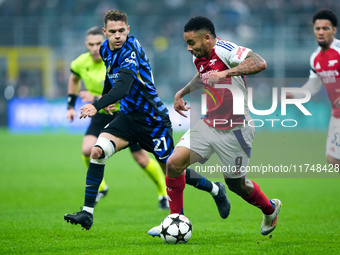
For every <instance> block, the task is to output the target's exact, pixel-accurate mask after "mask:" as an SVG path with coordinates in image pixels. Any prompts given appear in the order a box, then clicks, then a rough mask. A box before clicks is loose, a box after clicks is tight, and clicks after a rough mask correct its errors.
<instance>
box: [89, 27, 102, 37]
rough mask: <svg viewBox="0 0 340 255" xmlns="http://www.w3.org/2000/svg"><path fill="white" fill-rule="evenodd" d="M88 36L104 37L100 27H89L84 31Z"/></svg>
mask: <svg viewBox="0 0 340 255" xmlns="http://www.w3.org/2000/svg"><path fill="white" fill-rule="evenodd" d="M88 35H102V36H104V33H103V29H102V28H100V27H91V28H90V29H88V30H87V31H86V36H88Z"/></svg>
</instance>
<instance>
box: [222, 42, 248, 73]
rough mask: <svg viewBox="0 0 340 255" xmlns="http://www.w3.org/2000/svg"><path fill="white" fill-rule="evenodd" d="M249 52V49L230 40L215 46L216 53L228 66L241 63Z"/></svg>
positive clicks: (231, 66)
mask: <svg viewBox="0 0 340 255" xmlns="http://www.w3.org/2000/svg"><path fill="white" fill-rule="evenodd" d="M249 52H251V49H249V48H246V47H243V46H238V45H236V44H235V43H230V42H224V43H223V44H222V45H220V46H217V47H216V54H217V55H218V56H219V57H220V58H221V60H222V61H223V62H224V63H225V64H226V65H227V66H228V67H229V68H233V67H235V66H238V65H239V64H241V63H242V62H243V61H244V59H245V58H246V56H247V55H248V53H249Z"/></svg>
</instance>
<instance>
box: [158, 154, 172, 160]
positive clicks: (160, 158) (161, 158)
mask: <svg viewBox="0 0 340 255" xmlns="http://www.w3.org/2000/svg"><path fill="white" fill-rule="evenodd" d="M169 156H170V155H168V156H164V157H159V158H158V159H159V160H163V159H166V158H167V157H169Z"/></svg>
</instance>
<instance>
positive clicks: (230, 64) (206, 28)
mask: <svg viewBox="0 0 340 255" xmlns="http://www.w3.org/2000/svg"><path fill="white" fill-rule="evenodd" d="M184 40H185V42H186V43H187V49H188V51H189V52H190V53H191V54H192V55H193V56H194V58H193V61H194V64H195V66H196V68H197V71H198V73H197V74H196V75H195V76H194V77H193V79H192V80H191V81H190V82H189V83H188V84H187V85H186V86H185V87H184V88H182V89H181V90H179V91H178V92H177V93H176V95H175V98H174V108H175V110H176V111H177V112H178V113H179V114H181V115H182V116H184V117H186V115H185V114H184V113H183V111H187V110H189V108H190V107H187V106H186V104H187V101H184V100H183V97H184V96H185V95H188V94H189V93H191V92H192V91H194V90H196V89H199V88H203V89H204V91H206V93H208V94H215V95H216V93H217V94H218V96H217V98H218V99H216V100H213V99H212V98H211V97H210V96H207V114H206V116H205V117H204V118H203V119H201V120H199V121H198V122H197V124H195V126H194V127H192V128H191V129H190V130H189V131H188V132H187V133H185V134H184V135H183V137H182V139H181V140H180V141H179V143H178V144H177V146H176V147H175V150H174V152H173V153H172V155H171V156H170V157H169V159H168V161H167V164H166V167H167V169H166V170H167V172H166V184H167V191H168V196H169V203H170V209H171V213H182V212H183V190H184V187H185V173H184V170H185V169H186V168H187V167H188V166H189V165H190V164H193V163H195V162H201V161H202V160H205V159H208V158H210V156H211V155H212V154H214V153H216V155H217V157H218V159H219V161H220V162H221V164H222V166H229V169H230V170H231V171H225V172H223V175H224V179H225V182H226V184H227V186H228V188H229V189H230V190H231V191H232V192H234V193H236V194H237V195H239V196H240V197H242V198H243V199H244V200H245V201H247V202H248V203H249V204H251V205H253V206H256V207H258V208H259V209H260V210H262V212H263V223H262V226H261V234H263V235H267V234H269V233H270V232H272V231H273V230H274V228H275V226H276V221H277V216H278V213H279V211H280V208H281V201H280V200H278V199H272V200H269V199H268V198H267V196H266V195H265V194H264V193H263V192H262V191H261V189H260V187H259V185H258V184H256V183H255V182H254V181H251V180H249V179H247V178H246V167H247V166H248V163H249V159H250V152H251V147H252V142H253V138H254V132H255V130H254V128H253V127H251V126H249V125H247V122H248V121H249V120H251V117H250V115H249V110H248V103H247V100H243V101H242V102H241V103H242V104H243V107H244V114H242V115H237V114H234V113H233V110H234V109H233V100H236V98H235V95H234V96H233V94H232V92H231V90H233V88H234V91H235V89H236V90H237V91H241V93H242V94H243V98H247V96H246V93H247V92H246V85H245V78H244V75H251V74H256V73H258V72H261V71H262V70H264V69H266V67H267V65H266V62H265V60H264V59H263V58H261V57H260V56H259V55H257V54H256V53H253V52H252V51H251V50H250V49H248V48H245V47H241V46H237V45H236V44H234V43H231V42H229V41H226V40H222V39H220V38H217V37H216V34H215V28H214V24H213V23H212V22H211V21H210V20H209V19H208V18H206V17H202V16H198V17H195V18H192V19H190V20H189V21H188V23H187V24H186V25H185V27H184ZM221 85H228V86H230V87H229V88H230V89H228V88H225V87H223V86H221ZM221 119H223V120H228V121H223V122H222V123H221V124H216V121H215V120H221ZM242 123H244V124H242ZM157 230H160V227H159V226H157V227H154V228H153V229H151V230H149V232H151V233H155V232H157ZM149 234H150V233H149ZM154 235H155V234H154Z"/></svg>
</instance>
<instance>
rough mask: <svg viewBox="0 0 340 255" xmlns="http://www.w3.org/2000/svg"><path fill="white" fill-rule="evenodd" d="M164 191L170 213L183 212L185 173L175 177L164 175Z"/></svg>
mask: <svg viewBox="0 0 340 255" xmlns="http://www.w3.org/2000/svg"><path fill="white" fill-rule="evenodd" d="M165 182H166V191H167V193H168V197H169V205H170V211H171V213H183V190H184V188H185V174H182V175H181V176H179V177H176V178H169V177H168V176H165Z"/></svg>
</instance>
